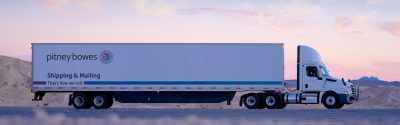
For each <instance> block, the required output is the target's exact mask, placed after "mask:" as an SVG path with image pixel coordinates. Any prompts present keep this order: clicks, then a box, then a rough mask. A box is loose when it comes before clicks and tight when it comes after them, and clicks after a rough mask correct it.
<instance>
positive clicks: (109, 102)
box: [106, 95, 114, 109]
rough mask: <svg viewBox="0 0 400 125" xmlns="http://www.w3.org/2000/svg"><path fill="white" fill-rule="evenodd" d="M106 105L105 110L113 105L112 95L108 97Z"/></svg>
mask: <svg viewBox="0 0 400 125" xmlns="http://www.w3.org/2000/svg"><path fill="white" fill-rule="evenodd" d="M107 97H108V100H109V101H108V105H107V106H106V109H108V108H111V106H112V105H113V104H114V97H113V95H108V96H107Z"/></svg>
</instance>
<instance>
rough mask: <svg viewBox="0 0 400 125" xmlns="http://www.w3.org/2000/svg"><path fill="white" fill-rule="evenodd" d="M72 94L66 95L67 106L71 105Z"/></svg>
mask: <svg viewBox="0 0 400 125" xmlns="http://www.w3.org/2000/svg"><path fill="white" fill-rule="evenodd" d="M72 96H73V95H72V94H69V96H68V106H71V105H72Z"/></svg>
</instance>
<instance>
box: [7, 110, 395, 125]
mask: <svg viewBox="0 0 400 125" xmlns="http://www.w3.org/2000/svg"><path fill="white" fill-rule="evenodd" d="M38 110H40V111H41V112H45V113H46V114H47V115H49V116H52V115H57V114H58V115H59V114H62V115H63V116H65V117H66V118H69V119H77V118H106V117H109V116H110V115H117V116H118V117H119V118H121V119H129V118H135V119H144V120H146V119H148V120H150V119H159V118H166V117H167V118H170V119H175V120H180V119H187V118H188V117H190V116H195V117H196V118H197V119H207V120H211V121H212V120H214V121H218V120H221V119H225V120H229V121H230V122H235V121H241V120H247V121H253V122H254V121H265V120H266V119H267V120H274V121H283V122H285V121H291V122H292V123H297V121H298V122H312V123H321V122H323V123H351V124H354V123H362V124H365V123H369V124H400V109H341V110H327V109H283V110H247V109H135V108H114V109H107V110H96V109H89V110H76V109H73V108H57V107H47V108H39V109H37V108H31V107H0V119H1V118H5V117H7V118H9V117H18V118H35V117H37V112H38Z"/></svg>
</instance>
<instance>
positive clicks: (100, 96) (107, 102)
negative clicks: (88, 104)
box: [92, 93, 112, 109]
mask: <svg viewBox="0 0 400 125" xmlns="http://www.w3.org/2000/svg"><path fill="white" fill-rule="evenodd" d="M111 99H112V98H111ZM111 99H110V96H107V95H106V94H104V93H96V94H94V95H93V96H92V104H93V107H94V108H96V109H107V108H110V107H111V105H112V102H111Z"/></svg>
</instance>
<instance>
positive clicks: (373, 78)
mask: <svg viewBox="0 0 400 125" xmlns="http://www.w3.org/2000/svg"><path fill="white" fill-rule="evenodd" d="M358 80H360V81H381V80H380V79H379V78H378V77H374V76H371V77H368V76H363V77H361V78H360V79H358Z"/></svg>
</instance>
